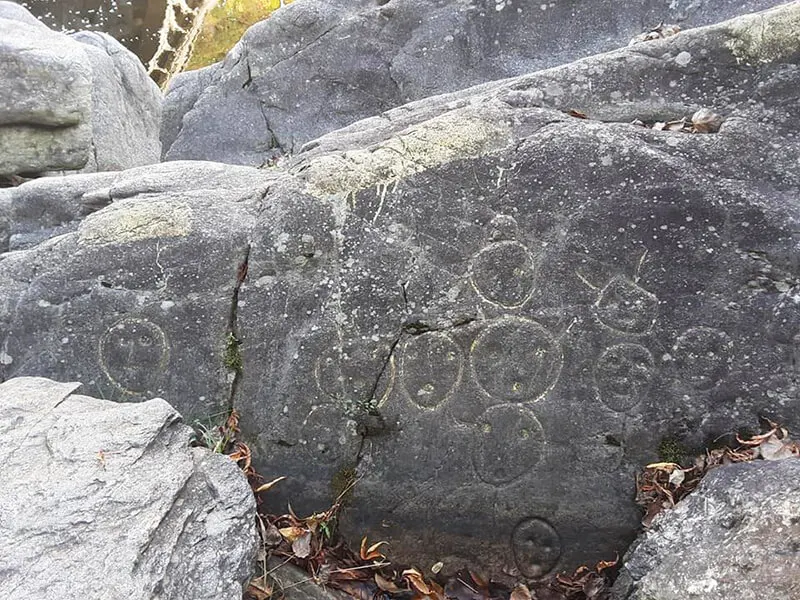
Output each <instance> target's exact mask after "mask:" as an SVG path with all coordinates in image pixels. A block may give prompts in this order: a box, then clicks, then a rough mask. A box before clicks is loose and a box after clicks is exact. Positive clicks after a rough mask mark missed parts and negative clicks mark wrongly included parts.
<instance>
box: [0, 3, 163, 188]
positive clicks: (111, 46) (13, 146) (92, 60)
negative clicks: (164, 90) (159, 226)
mask: <svg viewBox="0 0 800 600" xmlns="http://www.w3.org/2000/svg"><path fill="white" fill-rule="evenodd" d="M11 6H13V5H8V4H7V5H4V6H3V7H0V8H2V12H0V56H1V57H2V59H3V60H2V61H0V83H2V85H0V175H13V174H18V173H23V174H35V173H43V172H47V171H65V170H78V169H82V170H84V171H87V172H93V171H98V170H101V171H108V170H117V169H123V168H130V167H135V166H140V165H145V164H151V163H154V162H158V160H159V158H160V154H161V144H160V141H159V126H160V120H161V104H162V97H161V92H160V90H159V89H158V86H156V85H155V83H154V82H153V81H151V80H150V79H149V78H148V77H147V74H146V73H145V70H144V67H143V65H142V64H141V63H140V62H139V61H138V59H137V58H136V57H135V56H134V55H133V54H131V53H130V52H129V51H127V50H125V48H123V47H122V45H120V44H119V43H118V42H116V41H115V40H114V39H113V38H111V37H109V36H107V35H105V34H100V33H85V32H83V33H77V34H73V36H72V38H70V37H69V36H66V35H64V34H61V33H56V32H53V31H50V30H49V29H47V28H46V27H43V26H41V25H40V24H39V25H34V24H32V23H31V19H32V18H33V17H32V16H31V15H30V14H29V13H26V12H25V11H24V9H22V8H21V7H15V8H14V9H12V8H11Z"/></svg>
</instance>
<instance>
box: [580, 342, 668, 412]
mask: <svg viewBox="0 0 800 600" xmlns="http://www.w3.org/2000/svg"><path fill="white" fill-rule="evenodd" d="M654 374H655V361H654V360H653V355H652V354H650V351H649V350H648V349H647V348H645V347H644V346H640V345H639V344H617V345H616V346H611V347H610V348H607V349H606V351H605V352H603V354H601V355H600V358H599V359H598V361H597V365H596V366H595V372H594V378H595V383H596V385H597V391H598V393H599V395H600V400H601V401H602V402H603V404H605V405H606V406H608V407H609V408H610V409H611V410H614V411H617V412H624V411H626V410H628V409H630V408H632V407H634V406H636V405H637V404H638V403H639V402H641V401H642V400H643V399H644V397H645V395H646V393H647V390H648V388H649V387H650V382H651V381H652V379H653V375H654Z"/></svg>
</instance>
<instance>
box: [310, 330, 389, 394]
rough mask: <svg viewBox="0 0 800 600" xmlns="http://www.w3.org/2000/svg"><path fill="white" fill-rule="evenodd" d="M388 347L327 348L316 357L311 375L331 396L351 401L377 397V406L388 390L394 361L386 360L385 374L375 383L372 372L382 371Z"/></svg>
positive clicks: (351, 346)
mask: <svg viewBox="0 0 800 600" xmlns="http://www.w3.org/2000/svg"><path fill="white" fill-rule="evenodd" d="M387 352H388V349H387V348H385V347H383V346H376V347H373V348H368V347H367V346H358V345H355V344H348V345H347V346H346V347H345V348H329V349H328V350H327V351H326V352H325V353H323V354H322V355H321V356H320V357H319V358H318V359H317V364H316V368H315V370H314V375H315V378H316V380H317V387H319V389H320V391H322V392H323V393H325V394H326V395H327V396H329V397H330V398H331V399H333V400H336V401H337V402H340V403H352V402H358V401H369V400H372V398H373V392H374V398H375V399H377V402H378V405H380V404H381V403H382V402H383V401H385V400H386V398H387V396H388V395H389V393H390V392H391V388H392V386H393V384H394V377H395V363H394V360H390V361H389V365H388V366H387V367H386V372H385V373H384V377H381V380H380V381H379V382H378V387H377V388H376V389H373V387H374V386H375V376H376V375H375V374H376V373H379V372H380V371H381V368H382V365H383V364H384V362H385V360H386V353H387Z"/></svg>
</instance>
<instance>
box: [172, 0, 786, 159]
mask: <svg viewBox="0 0 800 600" xmlns="http://www.w3.org/2000/svg"><path fill="white" fill-rule="evenodd" d="M778 3H779V2H778V1H777V0H700V1H697V0H674V1H672V2H667V1H666V0H663V1H658V2H654V1H652V0H633V1H630V0H629V1H626V2H618V1H617V0H571V1H568V2H565V1H563V0H559V1H558V2H552V1H551V2H546V1H540V0H514V1H513V2H512V1H510V0H391V1H388V0H377V1H376V0H298V1H296V2H294V3H293V4H292V5H290V6H287V7H285V8H283V9H281V10H279V11H278V12H276V13H275V14H274V15H272V16H271V17H270V18H269V19H267V20H266V21H264V22H262V23H259V24H257V25H255V26H254V27H252V28H251V29H250V30H249V31H248V33H247V34H246V35H245V36H244V38H243V39H242V41H241V42H240V44H239V45H238V46H237V47H236V48H235V49H234V50H232V51H231V53H230V54H229V55H228V57H227V58H226V59H225V61H223V62H222V63H219V64H218V65H217V66H214V67H211V70H212V71H213V73H214V75H213V82H212V83H210V84H207V83H203V84H202V85H198V84H197V83H196V82H195V83H192V84H190V83H187V82H188V81H193V80H198V81H199V80H202V81H204V82H207V81H208V78H209V74H208V73H206V72H191V73H186V74H184V75H182V76H181V77H180V78H179V80H176V82H175V83H174V84H173V85H172V86H171V88H170V90H169V91H168V93H167V97H166V99H165V102H166V104H167V107H168V108H167V110H166V113H165V120H164V124H163V133H162V142H163V144H164V156H165V158H166V159H167V160H178V159H202V160H218V161H222V162H229V163H234V164H246V165H253V166H258V165H260V164H262V163H263V162H265V161H268V160H269V159H270V158H271V155H272V154H273V152H274V150H272V149H273V148H279V149H280V150H281V151H283V152H296V151H297V150H298V149H299V148H300V147H301V146H302V145H303V144H304V143H305V142H307V141H309V140H311V139H313V138H316V137H318V136H320V135H322V134H324V133H327V132H329V131H332V130H335V129H339V128H340V127H344V126H346V125H349V124H350V123H353V122H355V121H357V120H359V119H363V118H366V117H370V116H373V115H376V114H379V113H381V112H383V111H385V110H387V109H390V108H393V107H396V106H399V105H401V104H404V103H406V102H409V101H412V100H417V99H420V98H425V97H427V96H432V95H434V94H441V93H445V92H452V91H455V90H460V89H463V88H466V87H468V86H471V85H475V84H479V83H482V82H486V81H492V80H497V79H501V78H503V77H512V76H517V75H522V74H524V73H529V72H532V71H535V70H537V69H543V68H546V67H551V66H554V65H558V64H562V63H565V62H568V61H570V60H575V59H576V58H579V57H582V56H588V55H591V54H594V53H597V52H602V51H605V50H609V49H611V48H615V47H618V46H622V45H625V44H627V42H628V40H629V39H631V38H632V37H633V36H634V35H636V34H639V33H640V32H642V31H643V30H647V29H648V28H650V27H654V26H656V25H658V24H659V22H662V21H663V22H667V23H679V24H680V25H681V26H682V27H684V28H688V27H696V26H699V25H705V24H709V23H714V22H717V21H721V20H723V19H726V18H730V17H733V16H735V15H737V14H743V13H744V12H747V11H755V10H762V9H764V8H768V7H771V6H774V5H776V4H778Z"/></svg>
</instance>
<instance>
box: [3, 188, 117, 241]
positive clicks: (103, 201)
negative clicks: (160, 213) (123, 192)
mask: <svg viewBox="0 0 800 600" xmlns="http://www.w3.org/2000/svg"><path fill="white" fill-rule="evenodd" d="M118 178H119V173H86V174H80V175H68V176H66V177H40V178H39V179H33V180H31V181H28V182H26V183H23V184H22V185H20V186H17V187H11V188H4V189H0V231H4V232H5V234H6V236H7V237H6V238H5V239H6V243H5V245H4V244H3V243H2V240H3V239H4V237H3V236H2V235H0V252H6V251H8V250H22V249H24V248H27V247H30V246H34V245H36V244H38V243H39V242H41V241H43V240H46V239H48V238H51V237H54V236H56V235H60V234H62V233H68V232H70V231H73V230H75V229H76V228H77V227H78V224H79V223H80V221H81V220H82V219H83V218H84V217H86V216H87V215H90V214H91V213H93V212H96V211H98V210H100V209H101V208H103V207H104V206H107V205H108V204H110V203H111V185H112V183H113V182H114V181H115V180H116V179H118Z"/></svg>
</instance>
